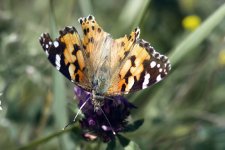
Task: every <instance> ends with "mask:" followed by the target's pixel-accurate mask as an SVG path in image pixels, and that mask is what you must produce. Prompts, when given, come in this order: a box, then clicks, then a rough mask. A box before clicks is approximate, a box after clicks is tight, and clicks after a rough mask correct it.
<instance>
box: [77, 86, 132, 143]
mask: <svg viewBox="0 0 225 150" xmlns="http://www.w3.org/2000/svg"><path fill="white" fill-rule="evenodd" d="M74 92H75V95H76V97H77V100H78V101H79V103H78V106H79V108H80V107H81V106H82V105H83V104H84V103H85V102H86V104H85V105H84V107H83V108H82V110H81V111H82V112H83V114H84V118H83V119H81V120H80V125H81V127H82V129H83V131H84V134H83V137H84V138H85V139H88V140H94V139H96V138H100V139H102V140H103V141H104V142H109V141H111V140H113V139H114V138H115V134H113V132H115V133H118V132H122V131H123V130H124V129H125V127H126V126H127V124H128V122H127V120H126V119H127V117H128V116H129V115H130V110H131V109H133V108H135V106H134V105H133V104H131V103H129V102H128V101H127V100H126V99H125V98H124V97H122V96H110V97H106V98H104V100H103V101H104V103H103V105H102V106H101V109H102V110H101V109H100V110H95V109H94V106H93V104H92V100H91V96H92V93H90V92H87V91H85V90H83V89H82V88H80V87H75V88H74ZM87 99H89V100H88V101H87ZM106 117H107V119H108V120H107V119H106Z"/></svg>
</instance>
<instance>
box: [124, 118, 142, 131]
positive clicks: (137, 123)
mask: <svg viewBox="0 0 225 150" xmlns="http://www.w3.org/2000/svg"><path fill="white" fill-rule="evenodd" d="M143 123H144V119H140V120H136V121H135V122H134V123H133V124H129V125H128V126H127V127H126V128H125V129H124V131H123V132H133V131H135V130H137V129H138V128H139V127H140V126H141V125H142V124H143Z"/></svg>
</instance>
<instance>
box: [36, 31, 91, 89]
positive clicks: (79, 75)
mask: <svg viewBox="0 0 225 150" xmlns="http://www.w3.org/2000/svg"><path fill="white" fill-rule="evenodd" d="M59 33H60V36H59V37H58V38H56V39H55V40H54V41H53V40H52V39H51V37H50V36H49V34H48V33H43V34H42V35H41V37H40V43H41V45H42V48H43V49H44V51H45V53H46V55H47V56H48V59H49V61H50V62H51V63H52V65H54V66H55V67H56V69H57V70H59V71H60V72H61V73H62V74H63V75H64V76H65V77H67V78H68V79H69V80H71V81H72V82H74V83H75V84H76V85H78V86H81V87H83V88H87V89H88V88H90V84H89V81H88V79H87V77H86V73H85V67H86V65H85V61H84V60H85V59H84V55H83V48H82V46H81V41H80V37H79V35H78V33H77V31H76V29H75V28H74V27H65V28H64V29H63V30H61V31H60V32H59Z"/></svg>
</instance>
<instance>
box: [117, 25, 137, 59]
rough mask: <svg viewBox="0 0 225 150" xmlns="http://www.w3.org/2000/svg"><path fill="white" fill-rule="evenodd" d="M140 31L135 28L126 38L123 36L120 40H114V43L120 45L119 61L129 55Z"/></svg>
mask: <svg viewBox="0 0 225 150" xmlns="http://www.w3.org/2000/svg"><path fill="white" fill-rule="evenodd" d="M139 35H140V29H139V28H136V29H135V30H134V31H132V32H131V34H130V35H129V36H128V37H127V35H125V36H124V37H122V38H119V39H116V40H115V42H116V43H118V44H119V45H121V47H120V49H119V50H118V56H119V59H120V61H123V60H124V58H125V57H126V56H127V55H128V54H129V52H130V50H131V47H132V46H133V45H134V44H135V42H136V40H137V39H138V38H139Z"/></svg>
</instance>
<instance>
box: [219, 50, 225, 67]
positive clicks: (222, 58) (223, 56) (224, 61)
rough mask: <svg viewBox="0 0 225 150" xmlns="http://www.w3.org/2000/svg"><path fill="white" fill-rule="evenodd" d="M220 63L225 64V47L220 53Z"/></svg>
mask: <svg viewBox="0 0 225 150" xmlns="http://www.w3.org/2000/svg"><path fill="white" fill-rule="evenodd" d="M219 64H220V65H225V49H224V50H222V51H220V53H219Z"/></svg>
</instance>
